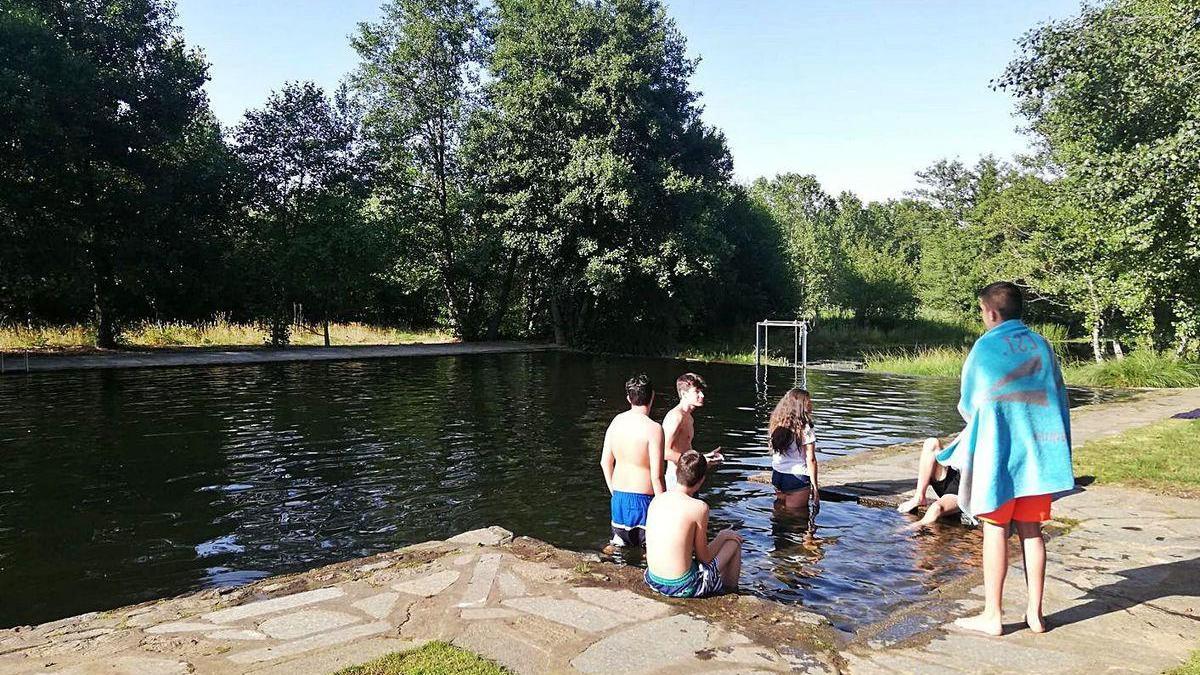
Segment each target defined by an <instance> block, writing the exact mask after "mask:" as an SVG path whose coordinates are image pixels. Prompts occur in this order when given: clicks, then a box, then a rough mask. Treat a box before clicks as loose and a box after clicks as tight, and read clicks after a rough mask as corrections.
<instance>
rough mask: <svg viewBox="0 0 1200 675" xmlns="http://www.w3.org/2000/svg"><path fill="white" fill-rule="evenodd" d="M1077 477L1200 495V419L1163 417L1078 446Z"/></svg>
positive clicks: (1075, 457)
mask: <svg viewBox="0 0 1200 675" xmlns="http://www.w3.org/2000/svg"><path fill="white" fill-rule="evenodd" d="M1073 459H1074V461H1075V474H1076V475H1092V476H1095V477H1096V481H1097V482H1099V483H1119V484H1123V485H1133V486H1137V487H1144V488H1150V489H1153V490H1158V491H1162V492H1170V493H1175V494H1183V495H1187V496H1197V495H1200V421H1196V420H1163V421H1161V422H1158V423H1156V424H1152V425H1150V426H1146V427H1141V428H1138V429H1131V430H1129V431H1126V432H1125V433H1122V434H1119V435H1117V436H1113V437H1111V438H1101V439H1097V440H1094V441H1091V442H1089V443H1085V444H1083V445H1082V446H1080V447H1078V448H1075V450H1074V453H1073Z"/></svg>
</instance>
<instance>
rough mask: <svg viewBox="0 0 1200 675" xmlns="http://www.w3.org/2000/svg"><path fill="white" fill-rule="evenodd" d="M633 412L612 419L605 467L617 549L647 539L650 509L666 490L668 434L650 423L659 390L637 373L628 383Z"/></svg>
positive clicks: (606, 440) (602, 456)
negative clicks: (653, 501) (665, 439)
mask: <svg viewBox="0 0 1200 675" xmlns="http://www.w3.org/2000/svg"><path fill="white" fill-rule="evenodd" d="M625 399H626V400H627V401H629V410H626V411H625V412H623V413H621V414H619V415H617V416H616V417H614V418H613V421H612V423H610V424H609V425H608V431H606V432H605V433H604V449H603V450H602V451H601V453H600V469H601V470H602V471H603V472H604V482H605V484H607V485H608V491H609V493H611V494H612V498H611V500H610V510H611V512H612V534H613V537H612V545H613V546H641V545H642V544H643V543H644V542H645V540H646V510H647V509H648V508H649V507H650V500H651V499H652V498H653V496H654V495H657V494H660V493H662V492H663V490H664V487H663V479H662V475H663V430H662V427H661V426H660V425H659V424H658V422H655V421H654V420H652V419H650V408H651V407H652V406H653V405H654V388H653V387H652V386H651V384H650V378H648V377H646V376H645V375H635V376H633V377H632V378H630V380H629V381H628V382H626V383H625Z"/></svg>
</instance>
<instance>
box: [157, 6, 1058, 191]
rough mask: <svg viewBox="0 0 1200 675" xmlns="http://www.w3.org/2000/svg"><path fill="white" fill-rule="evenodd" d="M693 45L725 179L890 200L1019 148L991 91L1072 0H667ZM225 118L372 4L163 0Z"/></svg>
mask: <svg viewBox="0 0 1200 675" xmlns="http://www.w3.org/2000/svg"><path fill="white" fill-rule="evenodd" d="M667 3H668V6H669V8H670V11H671V14H672V15H673V16H674V17H675V20H676V22H677V24H678V25H679V28H680V29H681V30H682V31H683V33H684V35H686V36H687V39H688V51H689V53H690V54H691V55H693V56H699V57H701V59H702V60H701V64H700V67H699V69H698V70H697V72H696V75H695V77H694V78H693V86H694V87H695V88H696V89H698V90H700V91H702V92H703V93H704V98H703V102H704V105H705V115H704V117H705V120H706V121H707V122H708V123H709V124H712V125H715V126H717V127H718V128H720V129H722V130H723V131H724V132H725V134H726V136H727V137H728V139H729V145H730V148H731V149H732V151H733V157H734V165H735V169H736V172H737V176H738V178H739V179H740V180H743V181H750V180H753V179H754V178H756V177H758V176H762V175H767V176H770V175H774V174H776V173H780V172H787V171H796V172H801V173H812V174H815V175H816V176H817V178H818V179H819V180H820V181H821V183H822V184H823V185H824V186H825V188H826V190H828V191H830V192H834V193H836V192H838V191H840V190H852V191H854V192H856V193H857V194H858V195H859V196H861V197H863V198H865V199H886V198H889V197H900V196H903V194H904V192H905V191H906V190H909V189H911V188H912V186H913V172H914V171H916V170H917V169H920V168H923V167H925V166H928V165H929V164H931V163H933V162H934V161H936V160H937V159H939V158H942V157H950V158H955V157H957V158H960V159H962V160H964V161H967V162H971V161H974V160H975V159H976V158H977V157H979V156H980V155H982V154H986V153H993V154H996V155H998V156H1001V157H1010V156H1012V155H1014V154H1016V153H1020V152H1024V151H1025V150H1026V149H1027V147H1028V142H1027V140H1026V139H1025V138H1024V137H1023V136H1022V135H1020V134H1019V133H1018V132H1017V127H1018V126H1019V125H1020V123H1021V121H1020V120H1019V119H1018V118H1016V117H1015V116H1014V115H1013V102H1012V98H1011V97H1010V96H1009V95H1008V94H1006V93H1004V92H1000V91H992V90H991V89H990V88H989V86H988V81H989V80H991V79H993V78H995V77H997V76H998V75H999V74H1000V73H1001V72H1002V71H1003V69H1004V66H1005V64H1006V63H1008V61H1009V60H1010V59H1011V57H1012V56H1013V54H1014V53H1015V50H1016V40H1017V38H1019V37H1020V36H1021V35H1022V34H1023V33H1024V32H1025V31H1026V30H1028V29H1029V28H1032V27H1033V26H1035V25H1036V24H1037V23H1039V22H1042V21H1045V20H1047V19H1055V18H1063V17H1067V16H1070V15H1072V14H1074V13H1075V12H1077V11H1078V8H1079V2H1078V0H1001V1H987V0H667ZM178 5H179V23H180V25H182V27H183V30H184V34H185V37H186V39H187V41H188V42H189V44H192V45H196V46H199V47H201V48H202V49H203V50H204V52H205V54H206V55H207V57H208V59H209V61H210V63H211V64H212V70H211V75H212V82H210V83H209V85H208V92H209V96H210V98H211V100H212V105H213V109H214V110H215V111H216V113H217V115H218V117H220V119H221V120H222V121H223V122H225V123H227V124H233V123H236V122H237V120H238V119H239V118H240V117H241V114H242V113H243V112H244V111H245V110H246V109H247V108H251V107H256V106H259V105H261V104H262V102H263V101H264V100H265V99H266V97H267V95H268V93H269V92H270V91H271V90H272V89H275V88H277V87H278V86H280V85H281V84H282V83H283V82H285V81H287V80H300V79H309V80H314V81H316V82H317V83H319V84H321V85H324V86H325V87H327V88H333V87H334V86H336V85H337V83H338V81H339V80H340V78H341V77H342V76H343V75H344V74H345V73H347V72H348V71H349V70H351V69H352V68H353V67H354V64H355V55H354V52H353V50H352V49H350V46H349V42H348V40H347V36H348V35H349V34H350V33H351V32H352V31H353V30H354V26H355V24H356V23H357V22H359V21H364V20H373V19H374V18H376V17H377V16H378V7H379V0H178Z"/></svg>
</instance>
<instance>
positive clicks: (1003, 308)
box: [979, 281, 1025, 321]
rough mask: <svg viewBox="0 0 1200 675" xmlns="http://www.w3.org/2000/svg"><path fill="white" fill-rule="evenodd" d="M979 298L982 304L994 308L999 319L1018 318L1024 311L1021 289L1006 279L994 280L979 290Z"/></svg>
mask: <svg viewBox="0 0 1200 675" xmlns="http://www.w3.org/2000/svg"><path fill="white" fill-rule="evenodd" d="M979 299H980V300H981V301H982V302H983V304H985V305H987V306H988V307H990V308H991V309H993V310H995V312H996V313H997V314H999V315H1000V318H1001V319H1004V320H1005V321H1008V320H1009V319H1019V318H1021V314H1022V313H1023V312H1024V311H1025V298H1024V297H1022V295H1021V289H1020V288H1017V285H1016V284H1014V283H1011V282H1008V281H996V282H993V283H990V284H988V285H987V286H984V287H983V290H981V291H979Z"/></svg>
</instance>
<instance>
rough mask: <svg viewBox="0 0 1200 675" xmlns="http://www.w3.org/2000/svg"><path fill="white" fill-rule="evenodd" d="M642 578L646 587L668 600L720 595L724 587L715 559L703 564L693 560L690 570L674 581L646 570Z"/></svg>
mask: <svg viewBox="0 0 1200 675" xmlns="http://www.w3.org/2000/svg"><path fill="white" fill-rule="evenodd" d="M644 578H645V580H646V585H647V586H649V587H650V588H653V589H654V590H656V591H658V592H659V593H661V594H663V595H665V596H667V597H668V598H707V597H708V596H710V595H717V594H718V593H720V592H721V591H722V590H723V586H724V585H723V584H722V582H721V570H719V569H717V561H716V559H715V558H714V559H713V561H712V562H709V563H704V564H699V563H697V562H696V561H695V560H693V561H692V568H691V569H690V570H688V571H687V572H685V573H684V575H683V576H681V577H678V578H675V579H664V578H662V577H660V576H658V575H656V574H654V573H653V572H651V571H650V570H646V574H645V576H644Z"/></svg>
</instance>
